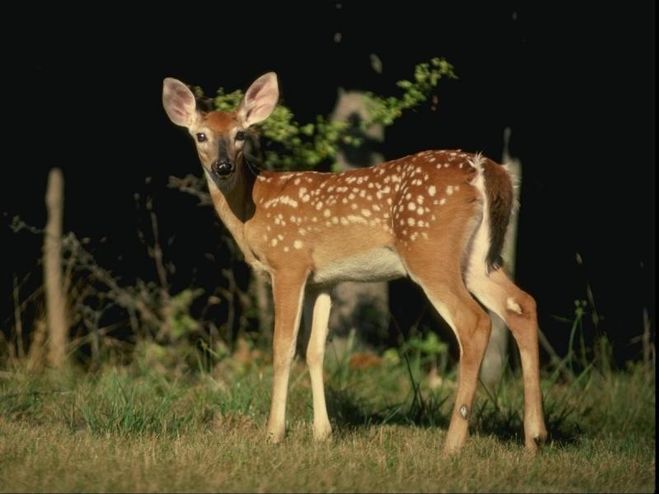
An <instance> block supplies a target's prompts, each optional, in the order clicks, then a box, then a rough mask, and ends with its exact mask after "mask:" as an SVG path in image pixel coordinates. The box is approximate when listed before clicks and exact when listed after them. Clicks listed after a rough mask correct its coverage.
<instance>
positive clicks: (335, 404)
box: [327, 387, 582, 447]
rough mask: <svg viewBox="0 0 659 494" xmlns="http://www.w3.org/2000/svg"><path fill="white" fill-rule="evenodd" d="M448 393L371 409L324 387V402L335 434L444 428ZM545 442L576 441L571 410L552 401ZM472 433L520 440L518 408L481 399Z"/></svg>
mask: <svg viewBox="0 0 659 494" xmlns="http://www.w3.org/2000/svg"><path fill="white" fill-rule="evenodd" d="M452 398H453V396H452V393H445V394H433V395H430V396H428V397H421V396H420V395H419V394H414V395H412V397H411V398H410V399H408V400H406V401H403V402H401V403H397V404H392V405H389V406H386V407H383V408H380V409H374V407H372V406H371V405H370V404H369V403H368V402H367V401H366V400H364V399H362V398H360V397H359V396H358V395H356V394H355V393H354V392H352V391H350V390H348V389H336V388H331V387H328V389H327V406H328V410H329V414H330V417H331V419H332V422H334V424H335V425H336V429H338V430H337V431H336V432H337V433H338V434H340V435H341V434H343V433H349V432H352V431H356V430H359V429H362V428H365V427H370V426H374V425H405V426H411V427H421V428H439V429H444V430H446V429H448V425H449V421H450V415H449V413H448V412H447V411H446V410H445V409H449V407H450V406H451V403H452ZM545 421H546V425H547V429H548V431H549V439H548V443H551V444H553V445H556V446H559V447H560V446H567V445H572V444H576V443H578V442H579V440H580V437H581V435H582V431H581V429H580V427H579V426H578V424H577V423H576V422H575V421H574V420H572V410H571V409H569V408H567V407H559V406H558V405H555V404H551V403H550V404H548V405H545ZM471 431H472V433H473V434H479V435H483V436H493V437H495V438H497V439H498V440H500V441H503V442H510V441H512V442H515V443H518V444H520V445H523V444H524V437H523V431H524V426H523V420H522V416H521V410H516V409H512V408H508V407H502V406H495V405H494V404H493V402H492V401H491V400H489V399H486V400H481V401H480V403H479V404H478V405H477V407H476V408H475V410H474V412H473V414H472V419H471Z"/></svg>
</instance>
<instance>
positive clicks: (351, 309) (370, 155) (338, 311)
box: [301, 89, 389, 349]
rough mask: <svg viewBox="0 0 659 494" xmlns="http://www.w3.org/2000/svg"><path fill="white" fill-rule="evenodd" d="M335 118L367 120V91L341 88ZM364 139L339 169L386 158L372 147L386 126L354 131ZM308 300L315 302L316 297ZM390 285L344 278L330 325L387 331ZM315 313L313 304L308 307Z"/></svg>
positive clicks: (341, 330)
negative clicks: (365, 93)
mask: <svg viewBox="0 0 659 494" xmlns="http://www.w3.org/2000/svg"><path fill="white" fill-rule="evenodd" d="M331 118H332V120H333V121H348V122H350V123H353V124H354V123H358V122H360V121H364V120H367V118H368V111H367V109H366V104H365V102H364V98H363V94H362V93H360V92H358V91H344V90H343V89H339V92H338V98H337V102H336V106H335V108H334V111H333V113H332V116H331ZM350 133H351V134H352V135H354V136H356V137H359V138H360V139H362V143H361V144H360V145H359V146H357V147H350V146H347V145H346V146H343V147H342V149H341V151H339V153H338V155H337V159H336V165H337V166H336V169H337V170H351V169H355V168H363V167H367V166H371V165H373V164H376V163H380V162H382V161H384V158H383V156H382V155H381V154H380V153H377V152H374V151H373V150H372V145H373V144H374V143H379V142H382V140H383V137H384V129H383V127H382V126H381V125H373V126H371V127H370V128H368V129H367V131H366V132H365V133H364V132H358V131H357V130H356V129H355V131H354V132H350ZM307 299H309V297H306V299H305V303H310V304H313V300H307ZM388 300H389V297H388V286H387V283H386V282H380V283H361V282H360V283H356V282H343V283H340V284H338V285H337V286H336V287H335V288H334V290H333V291H332V311H331V313H330V323H329V326H330V328H331V329H332V333H333V334H335V335H337V336H340V337H341V336H347V335H348V334H349V333H350V331H351V330H353V329H354V330H355V331H356V332H357V334H358V335H360V336H361V337H362V338H364V337H367V338H368V337H369V336H370V337H372V338H374V339H377V338H378V336H379V337H380V338H382V335H383V334H385V335H386V333H387V331H388V327H389V303H388ZM305 312H307V313H308V314H311V311H310V310H309V308H307V310H305ZM309 324H310V321H308V317H304V329H305V331H304V333H303V334H305V336H308V330H309ZM301 340H302V342H301V344H302V345H303V347H304V348H305V349H306V337H305V338H301Z"/></svg>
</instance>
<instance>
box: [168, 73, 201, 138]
mask: <svg viewBox="0 0 659 494" xmlns="http://www.w3.org/2000/svg"><path fill="white" fill-rule="evenodd" d="M162 105H163V106H164V107H165V112H167V116H168V117H169V119H170V120H171V121H172V122H174V123H175V124H176V125H180V126H181V127H188V128H189V127H190V126H191V125H192V124H193V123H194V122H195V121H196V120H197V103H196V102H195V97H194V94H192V91H190V89H188V86H186V85H185V84H183V83H182V82H181V81H179V80H177V79H173V78H171V77H167V78H166V79H165V80H164V81H163V84H162Z"/></svg>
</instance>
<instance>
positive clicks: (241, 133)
mask: <svg viewBox="0 0 659 494" xmlns="http://www.w3.org/2000/svg"><path fill="white" fill-rule="evenodd" d="M245 137H247V136H246V135H245V132H244V131H242V130H239V131H238V132H236V141H244V140H245Z"/></svg>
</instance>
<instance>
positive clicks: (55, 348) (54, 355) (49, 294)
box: [43, 168, 67, 367]
mask: <svg viewBox="0 0 659 494" xmlns="http://www.w3.org/2000/svg"><path fill="white" fill-rule="evenodd" d="M46 208H47V210H48V223H47V224H46V232H45V235H44V246H43V277H44V285H45V293H46V321H47V323H46V324H47V328H48V362H49V364H50V365H52V366H53V367H62V365H63V364H64V363H65V360H66V344H67V325H66V314H65V298H64V289H63V286H64V285H63V283H62V216H63V210H64V178H63V177H62V171H61V170H60V169H59V168H53V169H52V170H51V171H50V174H49V175H48V189H47V191H46Z"/></svg>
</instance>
